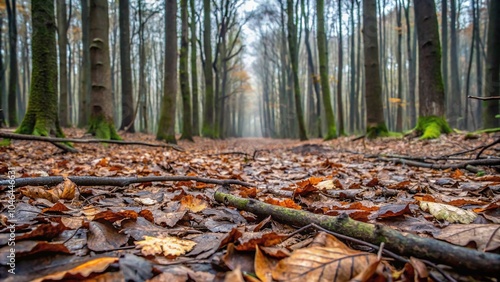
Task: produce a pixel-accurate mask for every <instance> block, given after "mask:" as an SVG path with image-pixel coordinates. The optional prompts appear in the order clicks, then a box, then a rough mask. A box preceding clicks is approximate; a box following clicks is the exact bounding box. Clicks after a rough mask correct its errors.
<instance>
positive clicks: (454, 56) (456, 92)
mask: <svg viewBox="0 0 500 282" xmlns="http://www.w3.org/2000/svg"><path fill="white" fill-rule="evenodd" d="M450 3H451V7H450V74H451V88H450V91H449V93H448V94H449V95H450V99H448V100H449V101H450V110H451V113H450V117H451V125H452V126H453V127H457V126H459V125H461V124H462V122H460V123H459V122H457V120H458V119H460V120H461V118H460V113H461V109H462V99H463V95H462V93H461V90H460V78H459V74H458V71H459V67H460V66H459V63H458V50H457V49H458V44H459V43H458V35H457V7H456V0H451V2H450ZM460 127H461V126H460Z"/></svg>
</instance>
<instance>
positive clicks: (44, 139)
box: [0, 131, 184, 152]
mask: <svg viewBox="0 0 500 282" xmlns="http://www.w3.org/2000/svg"><path fill="white" fill-rule="evenodd" d="M0 137H1V138H8V139H17V140H32V141H41V142H50V143H53V142H72V143H110V144H118V145H142V146H149V147H162V148H172V149H174V150H176V151H179V152H184V149H183V148H182V147H180V146H177V145H175V144H161V143H147V142H141V141H123V140H105V139H73V138H55V137H43V136H35V135H26V134H15V133H7V132H1V131H0Z"/></svg>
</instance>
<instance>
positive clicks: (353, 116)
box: [349, 0, 360, 132]
mask: <svg viewBox="0 0 500 282" xmlns="http://www.w3.org/2000/svg"><path fill="white" fill-rule="evenodd" d="M354 2H355V1H354V0H351V15H350V19H349V23H350V27H351V48H350V49H349V57H350V62H349V70H350V88H351V89H350V104H349V117H350V118H349V119H350V123H351V132H356V131H357V130H358V128H357V123H358V122H357V120H358V119H359V118H360V117H359V113H358V108H359V105H358V103H357V101H358V95H359V93H358V92H356V80H357V76H356V70H357V68H356V57H355V53H356V52H355V51H356V49H355V46H356V44H355V38H356V36H355V35H356V30H355V28H354Z"/></svg>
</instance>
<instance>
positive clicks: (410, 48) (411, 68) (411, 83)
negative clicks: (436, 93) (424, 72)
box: [403, 0, 417, 127]
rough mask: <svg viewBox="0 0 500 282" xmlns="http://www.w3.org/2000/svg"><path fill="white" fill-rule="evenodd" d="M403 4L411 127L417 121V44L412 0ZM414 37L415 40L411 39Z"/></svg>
mask: <svg viewBox="0 0 500 282" xmlns="http://www.w3.org/2000/svg"><path fill="white" fill-rule="evenodd" d="M403 6H404V10H405V20H406V29H407V30H408V34H407V37H406V49H407V53H408V54H407V57H408V88H409V89H408V96H409V97H408V115H409V119H410V127H414V126H415V123H416V117H417V112H416V106H417V105H416V101H415V100H416V99H415V96H416V95H415V84H416V56H414V55H413V54H415V49H416V48H415V46H416V38H415V35H416V32H415V30H414V29H413V30H412V28H411V25H410V0H408V2H407V3H406V5H405V4H404V0H403ZM412 37H413V41H412V40H411V39H412Z"/></svg>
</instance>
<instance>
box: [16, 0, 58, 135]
mask: <svg viewBox="0 0 500 282" xmlns="http://www.w3.org/2000/svg"><path fill="white" fill-rule="evenodd" d="M31 11H32V15H33V16H32V17H33V37H32V42H33V43H32V46H31V48H32V54H33V61H32V65H33V72H32V77H31V81H32V83H31V89H30V94H29V103H28V110H27V112H26V115H25V117H24V119H23V121H22V123H21V125H20V126H19V128H17V130H16V133H21V134H30V135H38V136H56V137H64V134H63V132H62V130H61V127H60V126H59V119H58V113H57V55H56V54H57V53H56V38H55V17H54V2H52V1H43V0H33V1H32V4H31Z"/></svg>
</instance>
